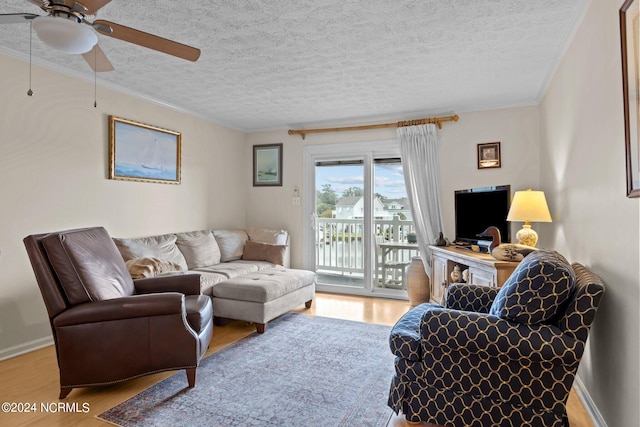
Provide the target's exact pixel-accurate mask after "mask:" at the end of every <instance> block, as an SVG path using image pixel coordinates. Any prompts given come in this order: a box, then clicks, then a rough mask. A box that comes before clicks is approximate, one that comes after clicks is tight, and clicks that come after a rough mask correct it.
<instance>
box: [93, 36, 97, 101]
mask: <svg viewBox="0 0 640 427" xmlns="http://www.w3.org/2000/svg"><path fill="white" fill-rule="evenodd" d="M97 69H98V49H97V48H96V47H95V46H94V47H93V108H98V71H97Z"/></svg>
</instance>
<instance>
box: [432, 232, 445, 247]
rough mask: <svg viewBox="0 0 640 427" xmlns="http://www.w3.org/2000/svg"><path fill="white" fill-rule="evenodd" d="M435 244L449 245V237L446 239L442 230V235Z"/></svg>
mask: <svg viewBox="0 0 640 427" xmlns="http://www.w3.org/2000/svg"><path fill="white" fill-rule="evenodd" d="M435 245H436V246H447V239H445V238H444V236H443V235H442V231H441V232H440V235H439V236H438V238H437V239H436V241H435Z"/></svg>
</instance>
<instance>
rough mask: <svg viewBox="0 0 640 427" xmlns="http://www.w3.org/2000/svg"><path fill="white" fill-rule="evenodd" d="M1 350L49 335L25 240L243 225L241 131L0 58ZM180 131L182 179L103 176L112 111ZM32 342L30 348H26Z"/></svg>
mask: <svg viewBox="0 0 640 427" xmlns="http://www.w3.org/2000/svg"><path fill="white" fill-rule="evenodd" d="M0 71H1V78H0V94H2V102H1V103H0V135H1V137H0V182H2V184H1V187H0V206H1V208H0V357H2V356H5V355H8V354H12V353H15V352H19V351H22V350H24V349H26V348H28V347H29V345H31V344H33V343H32V341H34V340H39V339H42V338H45V339H47V338H48V337H50V329H49V323H48V318H47V315H46V311H45V308H44V304H43V302H42V298H41V296H40V292H39V290H38V288H37V284H36V282H35V279H34V276H33V272H32V270H31V267H30V265H29V261H28V259H27V255H26V251H25V249H24V246H23V244H22V239H23V238H24V237H25V236H27V235H28V234H32V233H40V232H47V231H54V230H62V229H66V228H76V227H83V226H91V225H103V226H105V227H106V228H107V230H109V232H110V233H111V234H112V235H113V236H118V237H126V236H141V235H147V234H158V233H164V232H171V231H186V230H188V229H197V228H207V227H231V226H244V225H245V222H244V215H245V196H244V194H243V191H242V189H243V188H245V187H246V186H247V185H248V182H245V180H246V175H245V173H244V172H243V170H244V169H245V166H247V167H248V165H245V153H244V135H243V134H242V133H240V132H236V131H231V130H228V129H224V128H222V127H220V126H217V125H214V124H212V123H210V122H207V121H204V120H201V119H197V118H194V117H192V116H189V115H186V114H183V113H180V112H176V111H173V110H170V109H168V108H165V107H162V106H159V105H157V104H152V103H149V102H145V101H142V100H140V99H136V98H132V97H129V96H125V95H123V94H121V93H116V92H113V91H111V90H107V89H105V88H101V87H98V107H97V108H94V107H93V89H94V88H93V85H92V84H91V83H89V82H84V81H80V80H78V79H75V78H71V77H69V76H66V75H62V74H59V73H56V72H53V71H50V70H45V69H43V68H39V67H34V70H33V90H34V92H35V95H34V96H33V97H28V96H27V95H26V91H27V89H28V79H27V76H28V64H26V63H24V62H22V61H18V60H14V59H11V58H9V57H6V56H2V55H0ZM109 115H116V116H120V117H124V118H127V119H131V120H135V121H139V122H142V123H148V124H151V125H155V126H159V127H163V128H167V129H171V130H176V131H179V132H182V184H181V185H167V184H152V183H139V182H128V181H115V180H109V179H107V176H108V116H109ZM25 346H26V347H25Z"/></svg>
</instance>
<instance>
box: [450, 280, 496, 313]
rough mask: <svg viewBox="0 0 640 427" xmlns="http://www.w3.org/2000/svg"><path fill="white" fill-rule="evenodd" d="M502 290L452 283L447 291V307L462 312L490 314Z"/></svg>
mask: <svg viewBox="0 0 640 427" xmlns="http://www.w3.org/2000/svg"><path fill="white" fill-rule="evenodd" d="M499 291H500V289H498V288H490V287H489V286H480V285H470V284H466V283H452V284H451V285H450V286H449V288H448V289H447V296H446V301H445V307H447V308H451V309H453V310H460V311H473V312H476V313H488V312H489V309H490V308H491V304H493V300H494V299H495V297H496V295H498V292H499Z"/></svg>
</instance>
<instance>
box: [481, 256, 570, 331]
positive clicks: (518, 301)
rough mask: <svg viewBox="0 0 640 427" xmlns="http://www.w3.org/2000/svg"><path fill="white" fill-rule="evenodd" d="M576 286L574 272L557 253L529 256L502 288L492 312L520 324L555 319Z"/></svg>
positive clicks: (494, 302)
mask: <svg viewBox="0 0 640 427" xmlns="http://www.w3.org/2000/svg"><path fill="white" fill-rule="evenodd" d="M574 286H575V273H574V271H573V269H572V268H571V266H570V265H569V263H568V262H567V260H566V259H565V258H564V257H563V256H562V255H560V254H559V253H558V252H555V251H547V250H540V251H536V252H532V253H531V254H529V255H527V256H526V257H525V258H524V259H523V260H522V261H521V262H520V264H519V265H518V267H517V268H516V269H515V271H514V272H513V273H512V274H511V276H510V277H509V278H508V279H507V281H506V282H505V283H504V285H502V288H501V289H500V291H499V292H498V294H497V295H496V298H495V300H494V301H493V304H492V305H491V309H490V310H489V313H490V314H492V315H495V316H498V317H500V318H503V319H507V320H512V321H514V322H518V323H526V324H537V323H543V322H548V321H550V320H552V319H553V318H554V317H555V316H556V315H557V314H558V313H561V312H562V310H563V309H564V305H565V304H566V302H567V301H568V299H569V297H570V296H571V294H572V292H573V288H574Z"/></svg>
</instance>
